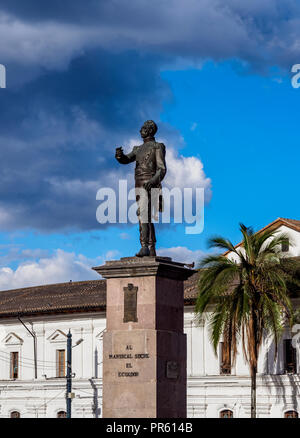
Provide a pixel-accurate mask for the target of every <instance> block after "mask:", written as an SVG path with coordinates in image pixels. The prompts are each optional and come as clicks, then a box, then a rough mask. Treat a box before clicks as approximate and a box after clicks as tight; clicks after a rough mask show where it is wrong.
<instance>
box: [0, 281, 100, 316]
mask: <svg viewBox="0 0 300 438" xmlns="http://www.w3.org/2000/svg"><path fill="white" fill-rule="evenodd" d="M105 305H106V283H105V280H92V281H79V282H70V283H59V284H49V285H46V286H34V287H27V288H23V289H14V290H8V291H2V292H1V291H0V317H4V316H10V315H11V316H13V315H18V314H22V315H25V314H38V313H57V312H59V313H61V312H74V311H89V310H103V309H105Z"/></svg>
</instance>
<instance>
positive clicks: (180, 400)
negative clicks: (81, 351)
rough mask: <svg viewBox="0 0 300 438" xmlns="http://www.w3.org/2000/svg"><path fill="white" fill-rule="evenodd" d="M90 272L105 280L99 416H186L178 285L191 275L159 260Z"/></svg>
mask: <svg viewBox="0 0 300 438" xmlns="http://www.w3.org/2000/svg"><path fill="white" fill-rule="evenodd" d="M93 269H95V270H96V271H97V272H98V273H99V274H101V275H102V276H103V277H104V278H106V279H107V298H106V303H107V304H106V305H107V307H106V309H107V310H106V318H107V322H106V324H107V325H106V332H105V334H104V338H103V417H105V418H130V417H133V418H134V417H136V418H138V417H145V418H185V417H186V336H185V334H184V333H183V306H184V301H183V281H184V280H186V279H187V278H188V277H189V276H191V275H192V274H193V273H194V271H193V270H191V269H187V268H185V267H184V265H183V264H182V263H176V262H173V261H172V260H171V259H170V258H164V257H143V258H137V257H129V258H122V259H121V260H118V261H109V262H106V264H105V265H104V266H100V267H96V268H93Z"/></svg>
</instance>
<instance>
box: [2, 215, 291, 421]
mask: <svg viewBox="0 0 300 438" xmlns="http://www.w3.org/2000/svg"><path fill="white" fill-rule="evenodd" d="M268 227H273V228H274V229H276V230H278V231H280V232H285V233H287V234H288V235H289V236H290V240H291V243H292V242H293V243H294V246H291V245H290V247H285V248H283V250H284V252H285V253H286V254H287V255H289V256H295V257H298V256H300V221H294V220H287V219H277V220H276V221H274V222H273V223H272V224H270V225H268ZM196 294H197V274H195V275H194V276H193V277H192V278H191V279H190V280H188V281H187V282H186V285H185V333H186V334H187V355H188V370H187V374H188V417H202V418H204V417H206V418H209V417H210V418H211V417H231V416H233V417H239V418H243V417H249V416H250V378H249V370H248V366H247V364H246V363H245V361H244V358H243V355H242V353H240V354H238V357H237V361H236V363H235V365H234V366H231V364H228V363H224V362H223V361H222V348H223V347H222V345H223V344H222V343H220V348H219V354H218V356H216V355H215V354H214V351H213V348H212V346H211V343H210V341H209V332H208V326H207V320H206V318H203V320H202V321H201V322H200V323H199V322H197V321H196V319H195V315H194V303H195V297H196ZM105 295H106V283H105V280H94V281H86V282H76V283H75V282H74V283H64V284H52V285H47V286H39V287H31V288H25V289H18V290H10V291H4V292H0V343H1V344H0V364H1V366H0V417H2V418H3V417H4V418H7V417H35V418H45V417H63V416H64V415H65V412H66V378H65V375H66V350H67V334H68V332H69V330H70V332H71V333H72V341H73V348H72V372H73V373H74V374H73V379H72V385H73V387H72V392H73V393H74V398H73V399H72V416H73V417H81V418H91V417H96V418H100V417H101V404H102V394H101V392H102V379H101V376H102V336H103V332H104V330H105V325H106V322H105ZM292 300H293V303H294V305H295V307H300V294H299V295H297V294H296V295H295V296H294V297H292ZM296 329H297V327H296ZM299 333H300V326H299V331H298V339H299V338H300V336H299ZM294 335H295V336H296V337H297V333H296V332H295V333H291V332H289V331H288V330H287V331H286V333H285V335H284V337H283V339H282V342H281V345H280V348H279V352H278V355H277V357H276V358H274V346H273V344H272V342H271V340H270V339H265V340H264V343H263V346H262V350H261V354H260V361H259V367H258V379H257V414H258V417H260V418H262V417H273V418H275V417H289V416H290V417H295V416H298V414H300V401H299V400H300V397H299V396H300V367H299V363H300V354H299V343H298V344H297V348H296V349H295V348H294V347H293V345H292V342H291V339H292V336H294ZM34 346H35V348H34ZM34 351H36V361H35V354H34ZM35 364H36V367H35ZM36 372H37V375H36Z"/></svg>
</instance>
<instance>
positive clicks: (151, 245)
mask: <svg viewBox="0 0 300 438" xmlns="http://www.w3.org/2000/svg"><path fill="white" fill-rule="evenodd" d="M155 243H156V238H155V228H154V224H153V223H152V222H151V223H150V236H149V248H150V256H151V257H155V256H156V250H155Z"/></svg>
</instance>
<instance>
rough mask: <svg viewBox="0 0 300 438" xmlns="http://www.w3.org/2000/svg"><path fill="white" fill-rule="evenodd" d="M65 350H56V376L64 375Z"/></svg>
mask: <svg viewBox="0 0 300 438" xmlns="http://www.w3.org/2000/svg"><path fill="white" fill-rule="evenodd" d="M65 363H66V350H56V377H65V376H66V372H65Z"/></svg>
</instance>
